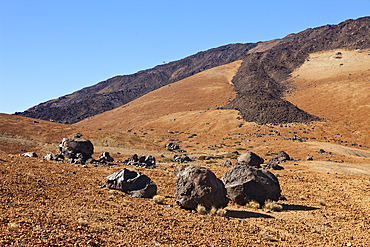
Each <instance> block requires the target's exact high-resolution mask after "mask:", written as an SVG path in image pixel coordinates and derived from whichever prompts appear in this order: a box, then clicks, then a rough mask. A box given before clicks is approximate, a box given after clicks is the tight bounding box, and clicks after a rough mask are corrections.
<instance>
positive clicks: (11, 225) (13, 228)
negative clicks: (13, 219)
mask: <svg viewBox="0 0 370 247" xmlns="http://www.w3.org/2000/svg"><path fill="white" fill-rule="evenodd" d="M8 228H9V230H10V231H16V230H18V228H19V225H18V224H17V223H8Z"/></svg>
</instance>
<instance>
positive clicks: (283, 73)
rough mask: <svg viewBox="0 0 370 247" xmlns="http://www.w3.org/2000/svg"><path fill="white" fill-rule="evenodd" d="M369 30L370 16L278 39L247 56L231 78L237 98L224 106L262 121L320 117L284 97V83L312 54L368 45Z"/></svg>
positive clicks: (245, 117) (305, 119) (311, 119)
mask: <svg viewBox="0 0 370 247" xmlns="http://www.w3.org/2000/svg"><path fill="white" fill-rule="evenodd" d="M369 32H370V18H369V17H365V18H360V19H357V20H348V21H345V22H342V23H340V24H338V25H326V26H323V27H318V28H314V29H311V28H309V29H307V30H305V31H303V32H300V33H298V34H291V35H288V36H287V37H285V38H284V39H281V40H278V41H275V43H276V44H275V45H274V46H273V47H272V48H271V49H268V50H266V51H263V52H255V53H249V54H246V55H244V56H243V63H242V65H241V66H240V68H239V70H238V72H237V73H236V75H235V76H234V78H233V80H232V82H233V84H234V85H235V88H234V89H235V91H236V92H237V97H236V98H235V99H234V100H233V101H231V102H230V104H229V105H227V106H225V107H224V108H225V109H236V110H238V111H240V113H241V115H242V117H243V119H244V120H245V121H248V122H257V123H260V124H264V123H272V124H279V123H291V122H310V121H316V120H319V118H318V117H315V116H313V115H311V114H309V113H307V112H304V111H302V110H301V109H299V108H298V107H296V106H294V105H293V104H291V103H290V102H288V101H286V100H284V99H283V96H284V94H285V92H286V91H287V89H289V87H290V84H289V83H282V82H284V81H285V80H287V79H289V74H290V73H292V72H293V71H294V69H296V68H298V67H299V66H301V65H302V64H303V63H304V62H305V60H306V59H307V57H308V55H309V53H312V52H319V51H323V50H332V49H339V48H349V49H363V48H369V47H370V36H369Z"/></svg>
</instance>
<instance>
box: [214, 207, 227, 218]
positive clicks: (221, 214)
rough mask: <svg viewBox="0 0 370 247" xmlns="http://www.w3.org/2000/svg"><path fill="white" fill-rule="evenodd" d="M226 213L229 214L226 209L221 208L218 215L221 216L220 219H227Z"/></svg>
mask: <svg viewBox="0 0 370 247" xmlns="http://www.w3.org/2000/svg"><path fill="white" fill-rule="evenodd" d="M226 213H227V210H226V209H224V208H220V209H218V210H217V212H216V215H217V216H220V217H225V215H226Z"/></svg>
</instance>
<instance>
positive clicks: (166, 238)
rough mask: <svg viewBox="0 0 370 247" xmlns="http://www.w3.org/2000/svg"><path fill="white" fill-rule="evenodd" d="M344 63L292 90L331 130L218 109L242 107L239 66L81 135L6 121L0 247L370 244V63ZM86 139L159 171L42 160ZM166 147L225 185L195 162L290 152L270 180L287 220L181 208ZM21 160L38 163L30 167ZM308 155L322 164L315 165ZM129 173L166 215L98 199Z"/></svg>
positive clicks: (326, 67)
mask: <svg viewBox="0 0 370 247" xmlns="http://www.w3.org/2000/svg"><path fill="white" fill-rule="evenodd" d="M340 52H341V58H336V57H337V55H336V54H337V53H338V51H328V52H323V53H318V54H311V56H310V58H309V59H308V60H309V61H307V62H306V63H305V64H303V66H302V67H301V68H299V69H298V70H296V71H295V72H294V73H293V74H292V77H291V83H292V85H293V86H294V87H295V90H294V91H293V92H292V93H291V94H289V95H287V97H286V99H287V100H289V101H290V102H292V103H294V104H296V105H297V106H298V107H299V108H301V109H303V110H305V111H307V112H309V113H311V114H314V115H316V116H319V117H322V118H325V119H324V120H323V121H322V122H314V123H309V124H284V125H258V124H255V123H246V122H244V121H243V120H241V119H240V118H239V116H238V112H237V111H231V110H219V109H217V107H219V106H222V105H223V104H226V103H227V101H228V100H231V99H233V97H235V93H234V92H233V91H232V85H230V81H231V79H232V76H233V75H234V74H235V73H236V70H237V69H238V67H239V66H240V61H237V62H235V63H232V64H229V65H225V66H220V67H218V68H214V69H211V70H209V71H204V72H202V73H199V74H197V75H194V76H192V77H189V78H187V79H185V80H182V81H179V82H176V83H174V84H171V86H165V87H164V88H161V89H159V90H156V91H154V92H152V93H150V94H148V95H146V96H144V97H142V98H140V99H137V100H135V101H133V102H131V103H129V104H127V105H125V106H123V107H120V108H117V109H115V110H112V111H110V112H107V113H103V114H100V115H98V116H95V117H92V118H90V119H87V120H85V121H82V122H80V123H77V124H75V125H73V126H69V125H63V124H58V123H52V122H47V121H42V120H37V123H35V122H34V119H30V118H25V117H19V116H11V115H7V114H0V201H1V204H0V205H1V206H0V246H12V245H19V246H33V245H40V246H51V245H66V246H71V245H78V246H129V245H134V246H324V245H326V246H366V245H368V243H369V242H370V235H369V234H368V232H370V219H369V215H370V179H369V178H370V150H369V149H370V148H369V147H370V143H369V141H368V140H369V134H370V133H369V131H370V126H369V121H366V117H367V116H368V115H369V105H370V100H369V99H370V97H368V96H370V95H369V92H370V88H369V85H370V84H369V82H368V80H369V79H370V74H369V71H368V69H369V68H368V66H366V65H368V64H370V61H368V60H366V59H369V58H370V56H369V55H368V53H370V52H369V51H368V50H366V51H349V50H343V51H340ZM340 64H343V65H340ZM349 74H351V75H349ZM298 75H299V76H298ZM216 105H217V106H216ZM190 110H191V111H190ZM99 129H101V130H99ZM77 132H79V133H82V134H83V137H86V138H88V139H90V140H91V141H92V142H93V144H94V147H95V153H94V155H93V157H94V158H97V156H98V155H99V153H101V152H103V151H109V152H110V154H111V155H112V156H113V157H114V158H115V160H123V159H124V158H126V157H129V156H131V155H132V154H134V153H137V154H139V155H148V154H151V155H153V156H155V157H156V159H157V161H158V164H157V167H156V168H154V169H144V168H136V167H132V166H124V165H122V164H120V163H112V164H113V165H111V166H102V165H99V166H97V167H94V166H93V165H88V167H87V168H84V167H82V166H81V165H76V164H67V163H62V162H56V161H44V160H42V158H41V157H42V156H44V155H46V154H47V153H49V152H52V153H57V152H58V144H59V142H60V141H61V140H62V138H63V137H69V136H73V135H75V134H76V133H77ZM194 134H196V135H194ZM293 137H300V138H302V139H303V140H306V141H302V142H301V141H298V140H294V141H293V140H292V138H293ZM168 142H175V143H177V144H179V145H180V147H181V149H182V150H185V151H186V152H187V155H188V156H189V157H191V158H193V159H194V160H195V161H194V162H192V163H189V164H194V165H201V166H205V167H208V168H209V169H211V170H212V171H213V172H214V173H215V174H216V176H217V177H218V178H221V176H222V175H223V174H224V173H225V172H226V171H227V170H228V169H230V168H228V167H223V166H221V163H222V161H223V160H225V158H224V159H216V160H212V161H213V162H212V161H211V162H210V161H206V160H198V159H197V157H199V156H200V155H204V154H208V155H215V154H226V153H229V152H232V151H238V152H239V153H242V152H246V151H253V152H255V153H256V154H258V155H260V156H261V157H263V158H265V160H268V159H270V158H271V157H274V155H275V152H278V151H279V150H284V151H286V152H287V153H288V154H289V155H290V156H291V157H292V158H293V159H295V160H294V161H289V162H286V163H283V164H281V165H282V166H283V167H284V168H285V169H284V170H280V171H274V170H272V172H273V173H274V174H275V175H276V176H277V177H278V179H279V182H280V186H281V189H282V194H283V196H284V197H285V198H286V200H280V201H278V203H279V204H280V205H281V206H282V210H281V211H270V210H267V209H256V208H250V207H247V206H239V205H236V204H234V203H229V205H228V206H227V207H226V208H225V209H226V210H227V213H226V216H225V217H220V216H210V215H200V214H198V213H196V212H192V211H188V210H184V209H181V208H180V207H178V206H177V205H176V204H175V199H174V194H175V189H176V184H175V178H174V176H173V170H174V169H175V168H177V167H180V166H181V164H178V163H173V162H165V160H167V159H165V158H169V157H172V156H173V155H174V154H180V153H178V152H170V151H168V150H167V149H165V148H164V145H165V143H168ZM20 149H25V150H27V151H35V152H36V153H37V154H38V155H39V158H29V157H21V156H19V155H18V154H20V153H22V152H21V151H20ZM320 149H323V150H324V151H325V152H324V153H320V152H319V150H320ZM161 155H164V156H165V158H161ZM307 155H310V156H313V161H306V156H307ZM231 161H232V162H233V163H234V161H235V160H231ZM124 167H126V168H128V169H130V170H139V171H141V172H142V173H144V174H146V175H148V176H149V177H150V178H151V179H152V180H153V181H154V182H155V183H156V184H157V186H158V194H160V195H163V196H166V197H167V198H166V202H165V204H164V205H161V204H157V203H155V202H154V201H153V200H152V199H139V198H132V197H130V196H129V195H127V194H125V193H123V192H120V191H113V190H107V189H101V188H99V186H100V185H102V184H103V181H104V179H105V177H106V176H108V175H109V174H111V173H113V172H116V171H118V170H120V169H122V168H124Z"/></svg>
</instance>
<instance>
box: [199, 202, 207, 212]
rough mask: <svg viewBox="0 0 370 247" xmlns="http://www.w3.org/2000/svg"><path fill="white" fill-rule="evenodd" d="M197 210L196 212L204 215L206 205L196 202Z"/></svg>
mask: <svg viewBox="0 0 370 247" xmlns="http://www.w3.org/2000/svg"><path fill="white" fill-rule="evenodd" d="M197 212H198V214H201V215H206V214H207V209H206V207H204V206H202V205H200V204H198V206H197Z"/></svg>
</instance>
